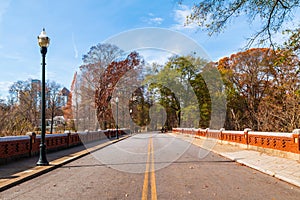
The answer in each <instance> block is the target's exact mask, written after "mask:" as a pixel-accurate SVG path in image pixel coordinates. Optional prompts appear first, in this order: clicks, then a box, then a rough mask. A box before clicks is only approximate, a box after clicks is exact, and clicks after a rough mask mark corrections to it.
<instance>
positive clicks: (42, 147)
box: [36, 47, 49, 166]
mask: <svg viewBox="0 0 300 200" xmlns="http://www.w3.org/2000/svg"><path fill="white" fill-rule="evenodd" d="M46 53H47V47H41V54H42V58H43V60H42V105H41V107H42V112H41V119H42V132H41V143H40V158H39V160H38V162H37V163H36V165H38V166H46V165H49V162H48V161H47V158H46V144H45V137H46V98H45V91H46V84H45V71H46V69H45V66H46V61H45V60H46Z"/></svg>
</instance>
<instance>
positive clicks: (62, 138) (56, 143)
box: [0, 129, 130, 164]
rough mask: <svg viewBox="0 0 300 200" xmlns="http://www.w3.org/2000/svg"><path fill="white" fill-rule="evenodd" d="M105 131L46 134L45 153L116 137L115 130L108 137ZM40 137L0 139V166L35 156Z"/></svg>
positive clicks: (122, 130) (123, 131) (37, 151)
mask: <svg viewBox="0 0 300 200" xmlns="http://www.w3.org/2000/svg"><path fill="white" fill-rule="evenodd" d="M107 132H108V131H107V130H100V131H85V132H78V133H71V132H68V133H64V134H46V138H45V143H46V148H47V151H48V152H49V151H57V150H60V149H66V148H69V147H72V146H76V145H81V144H83V143H89V142H93V141H98V140H103V139H105V138H112V137H113V136H115V135H116V130H115V129H111V130H109V133H110V137H108V135H107ZM126 133H130V130H129V129H120V130H118V134H119V135H124V134H126ZM40 141H41V136H40V135H36V134H35V133H34V132H30V133H27V135H25V136H7V137H0V164H1V163H6V162H8V161H10V160H15V159H19V158H22V157H31V156H34V155H37V154H38V153H39V150H40V147H39V146H40Z"/></svg>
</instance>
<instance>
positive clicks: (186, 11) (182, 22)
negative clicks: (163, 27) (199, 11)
mask: <svg viewBox="0 0 300 200" xmlns="http://www.w3.org/2000/svg"><path fill="white" fill-rule="evenodd" d="M191 12H192V10H191V8H189V7H188V6H186V5H181V6H180V7H179V8H178V9H175V10H174V21H175V24H174V25H173V26H172V27H171V28H173V29H175V30H187V29H190V30H196V29H197V28H198V25H197V24H195V23H191V24H186V18H187V16H189V15H190V14H191Z"/></svg>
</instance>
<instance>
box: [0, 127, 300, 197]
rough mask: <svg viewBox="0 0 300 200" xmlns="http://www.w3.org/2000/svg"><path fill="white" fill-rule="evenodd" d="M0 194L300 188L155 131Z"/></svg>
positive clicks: (235, 192)
mask: <svg viewBox="0 0 300 200" xmlns="http://www.w3.org/2000/svg"><path fill="white" fill-rule="evenodd" d="M199 155H201V156H199ZM203 155H205V156H203ZM0 199H22V200H26V199H88V200H92V199H154V200H155V199H189V200H190V199H197V200H198V199H222V200H223V199H243V200H245V199H249V200H250V199H251V200H253V199H259V200H261V199H270V200H272V199H274V200H275V199H276V200H278V199H284V200H288V199H294V200H299V199H300V188H298V187H295V186H292V185H290V184H288V183H285V182H283V181H280V180H278V179H276V178H274V177H271V176H268V175H265V174H263V173H260V172H258V171H256V170H253V169H250V168H248V167H245V166H242V165H240V164H237V163H235V162H233V161H231V160H228V159H226V158H224V157H221V156H219V155H217V154H214V153H212V152H207V151H206V150H204V149H201V148H199V147H197V146H194V145H191V144H190V143H189V142H187V141H183V140H180V139H177V138H175V137H172V136H170V135H167V134H160V133H158V132H152V133H141V134H137V135H134V136H132V137H130V138H128V139H126V140H122V141H120V142H118V143H115V144H113V145H110V146H108V147H105V148H104V149H101V150H98V151H96V152H94V153H92V154H89V155H88V156H85V157H82V158H80V159H78V160H76V161H73V162H71V163H69V164H67V165H65V166H62V167H60V168H58V169H55V170H53V171H51V172H49V173H46V174H44V175H42V176H39V177H37V178H34V179H32V180H29V181H27V182H25V183H22V184H20V185H18V186H15V187H13V188H10V189H8V190H6V191H4V192H2V193H1V194H0Z"/></svg>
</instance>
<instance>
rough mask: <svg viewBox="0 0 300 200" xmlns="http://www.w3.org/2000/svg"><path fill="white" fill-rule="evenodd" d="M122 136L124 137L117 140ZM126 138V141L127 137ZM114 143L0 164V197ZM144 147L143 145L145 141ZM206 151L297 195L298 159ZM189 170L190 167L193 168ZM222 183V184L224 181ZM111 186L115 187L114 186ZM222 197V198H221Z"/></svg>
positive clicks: (226, 148) (220, 147)
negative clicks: (43, 162) (40, 162)
mask: <svg viewBox="0 0 300 200" xmlns="http://www.w3.org/2000/svg"><path fill="white" fill-rule="evenodd" d="M166 136H167V137H166V138H162V139H168V140H170V139H171V140H172V138H175V139H176V140H178V141H179V140H180V141H188V142H189V143H192V144H194V145H195V147H193V148H196V146H198V147H201V148H203V147H205V145H203V141H201V140H200V139H194V138H191V137H190V136H186V135H177V134H172V133H170V134H168V135H166ZM133 137H135V138H133V139H135V140H136V141H137V140H138V139H139V140H144V138H143V139H141V138H138V137H136V136H133ZM123 139H126V137H124V138H122V139H120V140H123ZM162 139H160V140H159V139H157V140H155V139H153V143H154V144H158V143H160V141H161V140H162ZM128 140H130V138H129V139H128ZM125 141H127V140H124V142H125ZM115 142H118V143H119V141H117V140H105V141H101V143H97V144H96V143H94V144H90V146H89V147H88V148H89V149H88V151H87V150H85V148H84V147H82V146H81V147H74V148H72V149H68V150H64V151H59V152H54V153H51V154H48V160H49V161H50V166H38V167H37V166H35V163H36V159H37V158H30V159H22V160H20V161H17V162H13V163H9V164H7V165H2V166H0V167H1V170H0V191H2V192H1V194H0V199H10V198H9V197H7V195H8V194H11V191H10V190H14V188H15V187H14V186H16V185H19V184H20V183H22V182H24V181H27V180H34V178H36V177H37V176H39V175H42V174H45V173H47V172H49V171H51V170H53V169H56V168H60V167H62V166H64V165H65V164H67V163H72V161H74V160H76V159H78V158H81V157H85V156H86V155H88V154H89V152H97V151H98V150H99V149H106V148H107V147H109V146H110V145H111V144H112V143H115ZM118 143H116V144H118ZM144 146H147V144H146V145H144ZM208 146H209V145H208ZM207 150H209V151H211V152H214V153H217V154H219V155H221V156H224V157H226V158H229V159H230V160H232V161H235V162H237V163H240V164H241V165H246V166H248V167H250V168H253V169H256V170H258V171H261V172H263V173H265V174H268V175H270V176H273V177H274V178H275V179H277V180H278V181H279V179H280V180H283V181H285V182H287V183H290V184H291V185H290V186H287V187H289V188H290V190H291V191H293V192H292V193H293V194H294V195H295V194H298V195H295V196H294V197H295V198H293V197H292V198H290V199H298V197H299V195H300V163H299V162H297V161H295V160H291V159H286V158H280V157H275V156H269V155H266V154H262V153H259V152H256V151H251V150H243V149H240V148H238V147H235V146H232V145H224V144H219V143H215V144H214V145H213V148H211V149H207ZM156 157H158V156H156ZM153 159H154V158H153ZM193 162H194V161H193ZM178 163H180V162H178ZM191 163H192V162H191ZM154 164H155V165H156V166H157V165H158V166H159V165H160V164H161V163H160V162H159V160H158V158H155V161H153V165H154ZM187 164H188V163H187ZM191 169H193V167H192V168H191ZM225 170H226V169H225ZM252 173H253V174H255V173H256V172H255V171H252ZM49 174H50V173H49ZM183 175H184V174H183ZM270 178H272V177H270ZM224 184H225V185H226V183H224ZM115 187H117V186H116V185H115ZM241 187H242V186H241ZM262 187H264V186H262ZM202 189H203V188H202ZM112 190H113V188H112ZM274 190H276V188H274ZM291 191H290V192H291ZM116 192H118V190H116ZM149 194H150V193H149ZM126 197H127V196H125V197H124V198H123V199H127V198H126ZM131 197H132V196H131ZM158 197H159V196H158ZM224 198H225V197H223V199H224ZM128 199H132V198H130V196H129V198H128ZM191 199H195V198H191ZM225 199H226V198H225ZM250 199H251V198H250ZM277 199H281V198H277Z"/></svg>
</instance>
